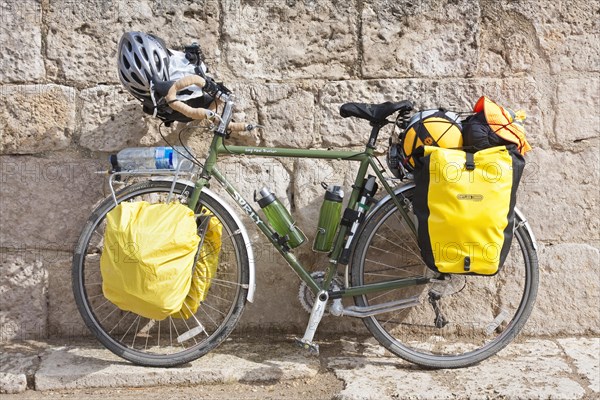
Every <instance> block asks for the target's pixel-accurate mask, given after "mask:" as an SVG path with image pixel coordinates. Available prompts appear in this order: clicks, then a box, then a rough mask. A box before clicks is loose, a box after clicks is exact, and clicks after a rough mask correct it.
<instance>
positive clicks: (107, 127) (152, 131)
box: [79, 85, 170, 151]
mask: <svg viewBox="0 0 600 400" xmlns="http://www.w3.org/2000/svg"><path fill="white" fill-rule="evenodd" d="M81 100H82V103H83V106H82V109H81V136H80V138H79V142H80V144H81V145H82V146H84V147H87V148H88V149H90V150H94V151H119V150H121V149H123V148H125V147H137V146H153V145H157V143H158V142H159V141H160V140H161V138H160V135H159V133H158V126H159V125H160V120H158V119H157V118H153V117H152V116H150V115H147V114H145V113H144V112H143V111H142V105H141V103H140V102H139V101H138V100H135V99H134V98H133V97H132V96H130V95H129V94H128V93H127V92H126V91H125V89H123V88H122V87H120V86H105V85H100V86H96V87H93V88H90V89H84V90H82V91H81ZM162 129H163V134H165V135H167V134H168V133H169V132H170V130H169V129H168V128H165V127H163V128H162Z"/></svg>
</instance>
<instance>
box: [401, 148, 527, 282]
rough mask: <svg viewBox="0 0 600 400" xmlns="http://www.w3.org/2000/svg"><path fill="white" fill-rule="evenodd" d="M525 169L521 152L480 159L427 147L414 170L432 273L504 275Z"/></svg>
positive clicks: (496, 152)
mask: <svg viewBox="0 0 600 400" xmlns="http://www.w3.org/2000/svg"><path fill="white" fill-rule="evenodd" d="M524 165H525V161H524V159H523V157H522V156H521V154H519V152H518V151H517V149H516V146H498V147H491V148H488V149H485V150H481V151H478V152H476V153H466V152H464V151H462V150H455V149H444V148H440V147H430V146H425V149H424V155H423V157H421V158H420V159H419V162H418V163H417V168H416V169H415V185H416V187H415V196H414V201H413V207H414V212H415V214H416V216H417V220H418V224H419V225H418V243H419V247H420V248H421V255H422V258H423V260H424V261H425V263H426V264H427V266H428V267H429V268H431V269H433V270H435V271H438V272H442V273H453V274H474V275H494V274H496V273H497V272H498V271H499V270H500V268H501V267H502V264H503V263H504V260H505V259H506V256H507V254H508V250H509V248H510V244H511V241H512V237H513V226H514V208H515V201H516V192H517V188H518V185H519V180H520V178H521V175H522V172H523V168H524Z"/></svg>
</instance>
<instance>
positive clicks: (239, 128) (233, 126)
mask: <svg viewBox="0 0 600 400" xmlns="http://www.w3.org/2000/svg"><path fill="white" fill-rule="evenodd" d="M249 126H251V125H248V124H245V123H243V122H231V123H229V125H227V129H228V130H230V131H232V132H246V131H250V130H251V129H248V127H249Z"/></svg>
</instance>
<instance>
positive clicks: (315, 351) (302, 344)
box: [295, 338, 319, 356]
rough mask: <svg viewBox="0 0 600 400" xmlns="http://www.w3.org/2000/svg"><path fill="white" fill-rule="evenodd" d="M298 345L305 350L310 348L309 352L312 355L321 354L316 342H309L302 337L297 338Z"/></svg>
mask: <svg viewBox="0 0 600 400" xmlns="http://www.w3.org/2000/svg"><path fill="white" fill-rule="evenodd" d="M295 341H296V346H298V347H301V348H303V349H304V350H308V353H309V354H311V355H315V356H318V355H319V345H318V344H316V343H314V342H308V341H305V340H303V339H300V338H296V339H295Z"/></svg>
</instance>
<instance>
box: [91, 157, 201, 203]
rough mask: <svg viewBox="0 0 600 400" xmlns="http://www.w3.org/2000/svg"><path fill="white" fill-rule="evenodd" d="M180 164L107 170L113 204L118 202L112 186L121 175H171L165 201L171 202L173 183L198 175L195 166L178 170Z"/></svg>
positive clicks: (103, 172)
mask: <svg viewBox="0 0 600 400" xmlns="http://www.w3.org/2000/svg"><path fill="white" fill-rule="evenodd" d="M180 169H181V164H180V168H179V169H143V170H142V169H139V170H125V171H114V170H111V171H108V175H109V177H108V185H109V187H110V193H111V196H112V198H113V201H114V202H115V206H117V205H118V204H119V202H118V201H117V194H116V192H115V188H114V182H115V179H121V177H122V176H168V177H170V176H172V177H173V183H172V185H171V190H170V191H169V196H168V197H167V203H170V202H171V197H172V196H173V192H174V191H175V184H176V183H177V180H178V179H179V178H180V177H190V178H193V177H194V176H196V175H198V171H196V169H197V168H194V169H192V170H190V171H187V170H186V171H180ZM98 173H99V174H106V173H107V172H106V171H99V172H98Z"/></svg>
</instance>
